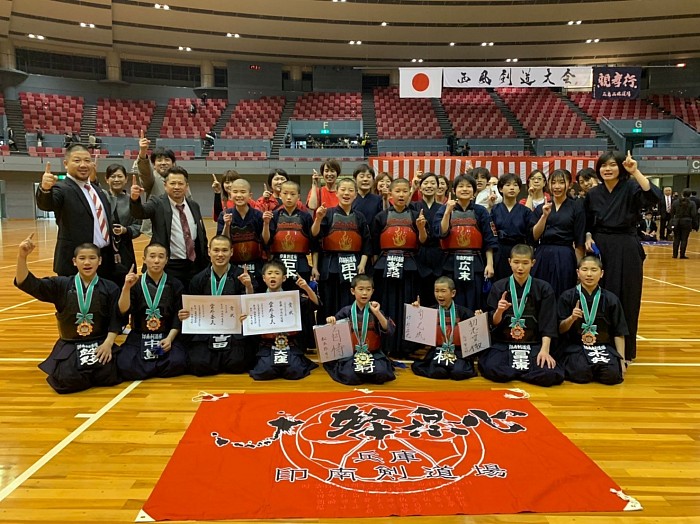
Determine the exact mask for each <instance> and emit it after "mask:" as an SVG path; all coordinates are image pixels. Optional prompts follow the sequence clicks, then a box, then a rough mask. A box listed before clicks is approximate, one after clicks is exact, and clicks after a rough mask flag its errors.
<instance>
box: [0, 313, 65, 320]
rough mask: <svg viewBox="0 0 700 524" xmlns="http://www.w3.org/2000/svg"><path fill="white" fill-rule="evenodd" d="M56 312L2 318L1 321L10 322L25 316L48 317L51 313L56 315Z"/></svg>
mask: <svg viewBox="0 0 700 524" xmlns="http://www.w3.org/2000/svg"><path fill="white" fill-rule="evenodd" d="M55 314H56V313H37V314H36V315H24V316H21V317H12V318H0V322H9V321H10V320H23V319H25V318H35V317H48V316H49V315H55Z"/></svg>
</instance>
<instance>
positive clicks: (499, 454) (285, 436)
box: [142, 391, 629, 520]
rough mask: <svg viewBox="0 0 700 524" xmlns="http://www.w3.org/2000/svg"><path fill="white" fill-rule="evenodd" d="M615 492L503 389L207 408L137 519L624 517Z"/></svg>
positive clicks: (234, 398)
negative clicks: (607, 513)
mask: <svg viewBox="0 0 700 524" xmlns="http://www.w3.org/2000/svg"><path fill="white" fill-rule="evenodd" d="M207 399H209V400H211V399H212V397H205V398H204V400H207ZM619 489H620V488H619V486H617V484H615V482H614V481H612V480H611V479H610V478H609V477H608V476H607V475H606V474H605V473H604V472H603V471H602V470H601V469H600V468H599V467H598V466H596V464H595V463H594V462H593V461H591V460H590V459H589V458H588V457H587V456H586V455H584V454H583V452H581V451H580V450H579V449H578V448H577V447H576V446H574V445H573V444H572V443H571V441H569V440H568V439H567V438H566V437H565V436H564V435H562V434H561V433H560V432H559V431H558V430H557V429H556V428H555V427H554V426H553V425H552V424H551V423H550V422H549V421H548V420H547V419H546V418H545V417H544V415H542V413H540V412H539V411H538V410H537V409H536V408H535V407H534V406H533V405H532V404H531V403H530V402H529V401H527V400H521V399H509V398H506V396H505V395H504V391H490V392H437V393H403V392H402V393H399V392H395V393H394V392H386V393H373V394H363V393H359V392H353V393H350V394H347V393H345V394H330V393H327V394H324V393H299V394H258V395H256V394H240V395H238V394H236V395H231V396H228V397H226V398H221V399H219V400H216V401H209V402H207V401H205V402H203V403H202V405H201V406H200V407H199V410H198V411H197V413H196V415H195V417H194V419H193V421H192V423H191V425H190V427H189V428H188V429H187V432H186V433H185V435H184V437H183V438H182V440H181V441H180V444H179V445H178V447H177V449H176V450H175V453H174V455H173V457H172V458H171V460H170V462H169V464H168V465H167V467H166V469H165V471H164V473H163V475H162V477H161V478H160V480H159V481H158V483H157V485H156V487H155V488H154V490H153V493H152V494H151V496H150V498H149V499H148V501H147V502H146V504H145V506H144V508H143V512H142V517H143V518H147V516H150V517H151V518H153V519H155V520H218V519H279V518H334V517H344V518H348V517H385V516H390V515H399V516H405V515H454V514H484V513H520V512H546V513H554V512H589V511H621V510H623V509H625V507H626V506H627V504H628V502H627V501H626V500H623V499H622V498H620V496H618V494H617V491H618V490H619ZM628 509H629V508H628ZM146 514H147V515H146Z"/></svg>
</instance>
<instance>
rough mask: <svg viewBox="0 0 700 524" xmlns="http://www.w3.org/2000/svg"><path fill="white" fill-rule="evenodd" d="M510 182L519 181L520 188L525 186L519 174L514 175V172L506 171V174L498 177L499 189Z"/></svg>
mask: <svg viewBox="0 0 700 524" xmlns="http://www.w3.org/2000/svg"><path fill="white" fill-rule="evenodd" d="M508 182H517V184H518V188H522V187H523V183H522V181H521V180H520V177H519V176H518V175H514V174H513V173H506V174H505V175H501V176H500V177H498V185H497V187H498V189H499V190H500V189H503V186H505V185H506V184H507V183H508Z"/></svg>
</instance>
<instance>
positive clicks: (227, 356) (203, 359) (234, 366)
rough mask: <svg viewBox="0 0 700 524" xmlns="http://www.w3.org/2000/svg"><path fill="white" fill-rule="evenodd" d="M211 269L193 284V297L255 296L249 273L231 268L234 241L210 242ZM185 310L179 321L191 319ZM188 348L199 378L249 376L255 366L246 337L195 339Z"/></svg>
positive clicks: (220, 238)
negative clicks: (225, 374) (232, 375)
mask: <svg viewBox="0 0 700 524" xmlns="http://www.w3.org/2000/svg"><path fill="white" fill-rule="evenodd" d="M209 258H210V260H211V266H209V267H208V268H206V269H205V270H203V271H201V272H200V273H197V274H196V275H195V276H194V278H192V281H191V282H190V289H189V292H190V293H191V294H192V295H210V296H221V295H243V294H252V293H255V290H254V289H253V283H252V280H251V278H250V274H249V273H248V270H247V269H245V268H243V269H241V268H239V267H237V266H233V265H231V263H230V262H231V239H230V238H229V237H227V236H224V235H217V236H215V237H214V238H212V239H211V241H210V242H209ZM189 316H190V312H189V311H188V310H187V309H181V310H180V312H179V313H178V318H179V319H180V320H181V321H183V320H186V319H187V318H189ZM187 338H189V341H188V343H187V344H186V346H187V370H188V372H189V373H192V374H193V375H197V376H198V377H202V376H206V375H216V374H218V373H245V372H246V371H248V370H249V369H250V368H251V367H252V364H253V353H254V351H253V349H252V348H251V347H250V343H249V341H247V340H246V339H245V337H243V336H242V335H234V334H230V333H229V334H221V335H192V336H191V337H187Z"/></svg>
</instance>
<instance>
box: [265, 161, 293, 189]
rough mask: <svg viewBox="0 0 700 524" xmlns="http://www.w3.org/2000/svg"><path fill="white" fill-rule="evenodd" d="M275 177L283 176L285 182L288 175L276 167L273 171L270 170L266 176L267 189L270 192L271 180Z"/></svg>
mask: <svg viewBox="0 0 700 524" xmlns="http://www.w3.org/2000/svg"><path fill="white" fill-rule="evenodd" d="M277 175H280V176H283V177H284V178H286V179H287V180H289V175H288V174H287V172H286V171H285V170H284V169H282V168H281V167H276V168H274V169H271V170H270V172H269V173H268V175H267V188H268V189H269V190H270V191H272V179H273V178H275V177H276V176H277Z"/></svg>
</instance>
